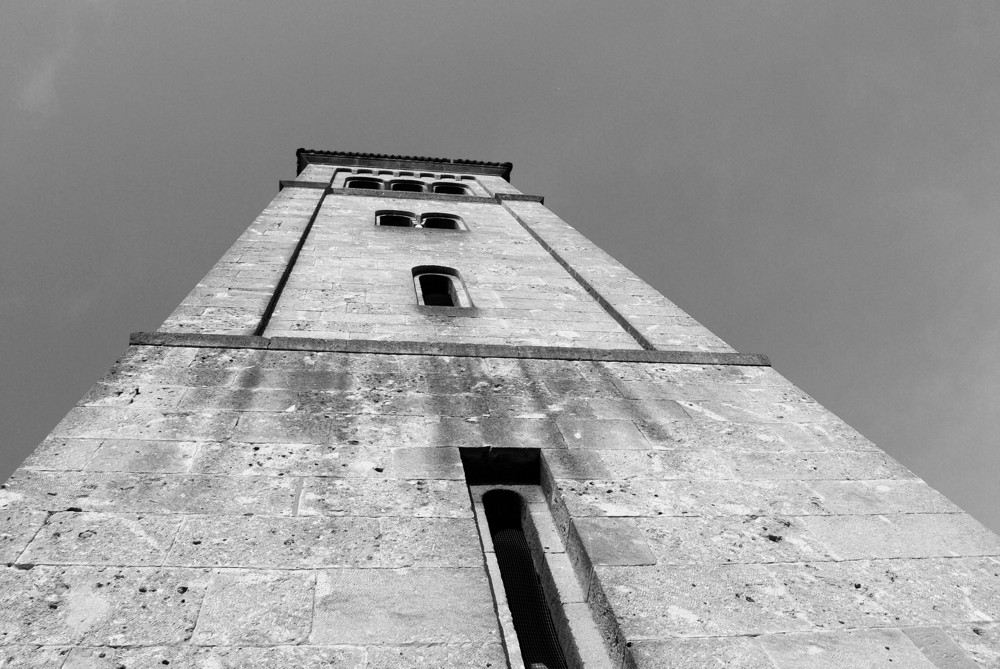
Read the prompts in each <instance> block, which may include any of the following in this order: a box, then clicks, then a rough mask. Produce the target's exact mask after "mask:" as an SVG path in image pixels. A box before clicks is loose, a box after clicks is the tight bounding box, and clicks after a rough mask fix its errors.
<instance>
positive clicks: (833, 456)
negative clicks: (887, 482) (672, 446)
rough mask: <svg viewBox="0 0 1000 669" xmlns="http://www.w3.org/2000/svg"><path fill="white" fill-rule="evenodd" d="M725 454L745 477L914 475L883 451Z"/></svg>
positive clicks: (735, 471) (732, 467)
mask: <svg viewBox="0 0 1000 669" xmlns="http://www.w3.org/2000/svg"><path fill="white" fill-rule="evenodd" d="M723 457H724V458H725V460H726V463H727V464H728V466H729V469H730V470H732V472H733V474H734V475H735V477H736V478H738V479H743V480H755V479H767V480H779V479H798V480H808V479H826V480H838V481H846V480H853V479H861V480H872V479H876V480H884V479H897V478H914V476H913V474H912V473H911V472H910V471H909V470H908V469H906V468H905V467H903V466H902V465H900V464H899V463H897V462H896V461H895V460H893V459H892V458H890V457H889V456H888V455H886V454H885V453H881V452H879V451H871V452H857V451H854V452H847V453H838V452H808V453H806V452H799V453H773V452H760V451H736V450H733V451H729V452H727V453H726V454H725V455H724V456H723Z"/></svg>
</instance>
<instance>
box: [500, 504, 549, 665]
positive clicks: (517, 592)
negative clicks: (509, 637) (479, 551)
mask: <svg viewBox="0 0 1000 669" xmlns="http://www.w3.org/2000/svg"><path fill="white" fill-rule="evenodd" d="M483 505H484V506H485V507H486V519H487V522H488V523H489V526H490V535H491V536H492V538H493V550H494V551H495V552H496V557H497V563H498V564H499V566H500V576H501V578H502V579H503V587H504V591H505V592H506V594H507V604H508V606H509V607H510V613H511V617H512V618H513V619H514V631H515V632H516V633H517V641H518V645H519V646H520V647H521V656H522V658H523V659H524V664H525V666H527V667H533V668H534V669H542V667H544V669H566V659H565V657H564V656H563V652H562V648H561V647H560V646H559V639H558V637H557V636H556V628H555V625H554V624H553V623H552V614H551V612H550V611H549V607H548V605H547V604H546V602H545V594H544V592H543V591H542V584H541V581H540V580H539V578H538V574H537V573H536V572H535V565H534V563H533V562H532V560H531V549H530V548H529V547H528V542H527V540H526V539H525V538H524V532H523V531H522V530H521V498H520V496H519V495H517V494H516V493H513V492H509V491H506V490H504V491H501V490H496V491H491V492H488V493H486V495H484V496H483ZM538 665H541V666H538Z"/></svg>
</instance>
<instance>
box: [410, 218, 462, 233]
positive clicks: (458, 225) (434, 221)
mask: <svg viewBox="0 0 1000 669" xmlns="http://www.w3.org/2000/svg"><path fill="white" fill-rule="evenodd" d="M420 227H421V228H424V229H426V230H464V229H465V225H464V224H463V223H462V219H461V218H460V217H458V216H454V215H452V214H421V216H420Z"/></svg>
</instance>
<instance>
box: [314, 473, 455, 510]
mask: <svg viewBox="0 0 1000 669" xmlns="http://www.w3.org/2000/svg"><path fill="white" fill-rule="evenodd" d="M299 514H300V515H304V516H317V515H321V516H343V515H350V516H403V517H414V518H469V517H471V516H472V508H471V506H470V504H469V494H468V490H467V488H466V487H465V484H464V483H462V482H460V481H446V480H433V479H416V480H400V479H389V480H372V479H350V480H348V479H322V478H308V479H306V480H305V485H304V487H303V489H302V498H301V501H300V502H299Z"/></svg>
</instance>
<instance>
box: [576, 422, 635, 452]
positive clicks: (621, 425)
mask: <svg viewBox="0 0 1000 669" xmlns="http://www.w3.org/2000/svg"><path fill="white" fill-rule="evenodd" d="M556 424H557V425H558V426H559V431H560V432H562V436H563V439H564V440H565V441H566V445H567V446H569V447H570V448H584V449H591V450H610V449H639V450H642V449H647V448H649V443H648V442H647V441H646V439H645V438H644V437H643V436H642V433H641V432H639V430H638V429H637V428H636V426H635V424H634V423H633V422H632V421H630V420H586V419H572V418H562V419H559V420H557V421H556Z"/></svg>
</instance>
